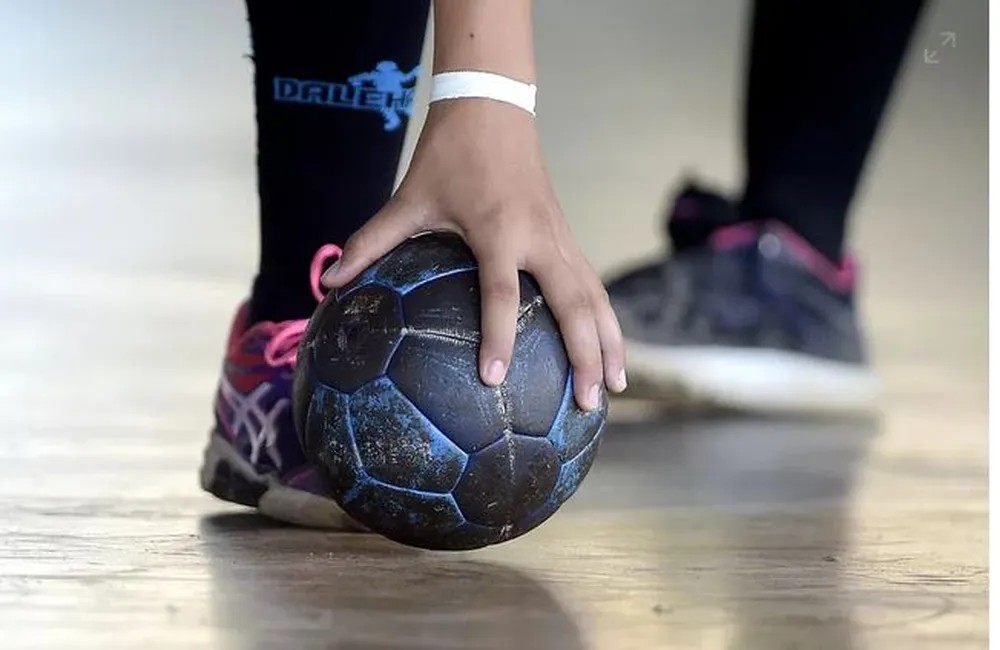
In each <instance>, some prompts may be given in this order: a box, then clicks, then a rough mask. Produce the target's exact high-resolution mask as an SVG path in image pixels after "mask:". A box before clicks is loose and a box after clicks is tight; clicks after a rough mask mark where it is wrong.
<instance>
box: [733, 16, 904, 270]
mask: <svg viewBox="0 0 1000 650" xmlns="http://www.w3.org/2000/svg"><path fill="white" fill-rule="evenodd" d="M923 4H924V2H923V0H880V1H879V2H869V1H867V0H839V1H837V2H804V1H803V0H756V3H755V5H754V14H753V33H752V45H751V55H750V67H749V75H748V88H747V100H746V116H745V119H746V124H745V134H744V135H745V148H746V164H747V182H746V188H745V191H744V197H743V209H744V211H745V215H746V217H747V218H750V219H777V220H780V221H782V222H784V223H785V224H786V225H788V226H789V227H791V228H792V229H793V230H795V231H797V232H798V233H799V234H800V235H802V236H803V237H804V238H805V239H806V240H808V241H809V242H810V243H811V244H812V245H813V246H814V247H816V249H817V250H819V251H820V252H821V253H823V254H824V255H826V256H827V257H828V258H830V259H832V260H839V259H840V257H841V254H842V252H841V250H842V247H843V241H844V231H845V226H846V220H847V211H848V208H849V206H850V203H851V201H852V199H853V198H854V194H855V191H856V189H857V185H858V179H859V177H860V176H861V171H862V167H863V165H864V162H865V158H866V156H867V154H868V151H869V149H870V148H871V144H872V140H873V138H874V137H875V134H876V130H877V127H878V124H879V121H880V119H881V117H882V113H883V111H884V109H885V105H886V102H887V99H888V97H889V95H890V90H891V87H892V85H893V82H894V80H895V78H896V75H897V72H898V69H899V66H900V62H901V61H902V58H903V54H904V53H905V51H906V47H907V44H908V41H909V39H910V36H911V34H912V32H913V28H914V25H915V24H916V22H917V18H918V17H919V14H920V11H921V8H922V6H923Z"/></svg>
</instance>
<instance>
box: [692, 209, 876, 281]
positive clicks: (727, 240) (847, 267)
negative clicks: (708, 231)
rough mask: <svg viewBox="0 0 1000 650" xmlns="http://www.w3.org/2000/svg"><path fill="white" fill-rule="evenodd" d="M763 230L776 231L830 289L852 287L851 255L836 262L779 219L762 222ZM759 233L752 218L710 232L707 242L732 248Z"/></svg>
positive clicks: (854, 272) (854, 265)
mask: <svg viewBox="0 0 1000 650" xmlns="http://www.w3.org/2000/svg"><path fill="white" fill-rule="evenodd" d="M765 231H770V232H772V233H773V234H774V235H776V236H777V237H778V238H779V239H780V240H781V242H782V244H784V245H785V246H786V247H787V248H788V250H789V251H790V252H791V254H792V255H793V256H794V257H795V258H796V259H797V260H799V261H800V262H802V264H803V265H804V266H805V267H806V268H807V269H809V272H810V273H812V274H813V275H815V276H816V277H817V278H819V279H820V280H821V281H822V282H823V283H824V284H826V285H827V286H828V287H830V289H832V290H834V291H837V292H839V293H848V292H849V291H851V289H853V288H854V283H855V281H856V280H857V272H858V269H857V260H856V259H855V258H854V256H853V255H850V254H846V255H844V257H843V258H842V259H841V261H840V263H839V264H836V263H834V262H832V261H831V260H830V259H829V258H827V257H826V256H825V255H823V254H822V253H820V252H819V251H817V250H816V249H815V248H813V247H812V245H810V244H809V242H807V241H806V240H805V239H804V238H803V237H802V236H801V235H799V234H798V233H797V232H795V231H794V230H792V229H791V228H789V227H788V226H786V225H785V224H783V223H781V222H778V221H768V222H766V223H765ZM760 234H761V230H760V226H759V225H758V224H756V223H753V222H748V223H741V224H737V225H735V226H727V227H725V228H720V229H719V230H716V231H715V232H714V233H712V238H711V245H712V248H715V249H717V250H723V251H725V250H732V249H733V248H740V247H743V246H749V245H751V244H753V243H755V242H756V241H757V240H758V238H759V237H760Z"/></svg>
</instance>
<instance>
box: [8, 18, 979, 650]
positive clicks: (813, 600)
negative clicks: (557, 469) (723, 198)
mask: <svg viewBox="0 0 1000 650" xmlns="http://www.w3.org/2000/svg"><path fill="white" fill-rule="evenodd" d="M58 4H59V3H58V2H55V3H31V2H22V3H13V4H12V7H13V9H12V12H11V14H9V16H10V17H11V18H12V19H10V20H7V19H5V20H3V21H0V54H3V53H5V52H7V50H5V49H2V48H7V47H10V46H11V44H12V43H13V44H14V45H16V46H18V47H21V48H23V51H25V52H27V53H28V54H29V56H27V59H26V61H27V63H26V64H25V66H19V68H18V69H10V70H9V72H10V73H11V75H10V76H9V78H8V81H6V82H5V84H6V85H5V88H6V90H7V91H10V92H5V97H4V100H3V103H0V406H2V408H0V468H2V469H0V648H4V649H5V650H6V649H8V648H9V649H20V648H46V649H48V648H52V649H59V650H63V649H69V648H73V649H75V648H95V649H101V650H104V649H107V648H141V649H143V650H152V649H154V648H155V649H159V648H184V649H191V648H223V649H227V648H228V649H242V648H336V649H338V650H361V649H365V650H376V649H378V650H382V649H390V648H391V649H396V648H407V649H408V648H414V649H421V650H424V649H426V650H449V649H459V648H461V649H470V650H484V649H497V650H510V649H515V650H536V649H537V650H584V649H586V650H631V649H636V650H649V649H664V650H668V649H686V648H695V649H697V648H706V649H715V648H725V649H729V650H752V649H761V650H784V649H791V648H803V649H806V650H813V649H818V650H839V649H856V648H857V649H861V648H872V649H876V648H877V649H882V648H885V649H897V648H900V649H906V650H915V649H919V648H933V649H935V650H939V649H952V648H963V649H964V648H982V647H985V645H986V638H987V618H986V609H987V536H986V523H987V516H986V515H987V511H986V497H987V480H986V479H987V473H986V472H987V460H986V442H987V439H986V422H987V420H986V408H987V404H986V402H987V399H986V368H987V365H986V353H987V334H986V245H985V241H986V212H985V208H986V203H985V197H986V176H985V162H986V153H985V133H986V117H985V110H986V109H985V88H986V84H985V59H982V60H980V58H979V56H980V55H981V54H982V53H983V52H984V51H985V43H986V41H985V31H984V30H985V24H986V21H985V19H984V18H983V16H985V2H982V3H979V2H972V1H971V0H970V1H968V2H967V1H966V0H952V1H950V2H940V3H938V4H937V6H936V7H935V9H934V12H933V13H932V15H931V17H930V20H929V22H928V23H926V25H925V27H924V28H923V31H922V32H921V35H920V37H919V39H918V43H917V45H916V46H915V47H916V49H915V50H914V55H913V57H911V59H912V60H911V62H910V64H909V65H908V66H907V72H906V76H905V78H904V81H903V85H902V87H901V90H900V95H899V97H898V101H897V104H896V105H895V108H894V110H893V113H892V115H891V119H890V120H889V122H888V123H887V125H886V128H885V133H884V138H883V139H882V140H881V141H880V147H879V150H878V152H877V155H876V156H875V157H874V162H873V168H872V171H871V174H870V176H869V177H868V180H867V182H866V186H865V188H864V192H863V195H862V197H860V199H859V204H858V208H857V211H856V218H855V222H854V224H855V225H854V227H853V230H852V238H853V239H854V241H856V243H857V245H858V247H859V248H860V250H861V252H862V257H863V260H864V264H865V266H864V268H865V275H864V280H865V285H864V286H865V290H864V305H863V306H864V311H865V314H866V316H867V319H868V321H869V323H870V330H871V332H872V338H873V342H874V349H875V353H876V361H877V367H878V370H879V372H880V374H881V376H882V378H883V380H884V382H885V391H886V392H885V401H884V409H883V412H882V414H881V415H880V417H878V418H876V419H874V420H873V421H870V422H805V421H793V420H783V421H777V420H767V419H746V418H734V417H723V416H714V417H713V416H707V417H697V418H696V417H693V416H690V415H689V416H684V415H682V414H679V413H677V412H673V413H672V412H669V411H667V412H663V411H661V410H657V409H654V408H651V407H649V406H648V405H636V404H629V403H625V402H616V403H614V404H613V405H612V423H611V425H610V427H609V430H608V435H607V443H606V445H605V446H604V448H603V450H602V453H601V455H600V456H599V459H598V461H597V463H596V465H595V468H594V470H593V472H592V474H591V475H590V477H589V478H588V479H587V481H586V482H585V483H584V485H583V487H582V489H581V491H580V492H579V493H578V495H577V496H576V497H575V498H574V499H573V500H572V501H571V502H570V503H569V504H568V505H567V506H566V507H565V508H564V509H563V510H562V511H561V512H560V513H559V514H557V515H556V517H554V518H553V519H552V520H550V521H549V522H548V523H547V524H545V525H544V526H543V527H541V528H540V529H538V530H537V531H535V532H534V533H532V534H530V535H528V536H526V537H524V538H522V539H520V540H516V541H514V542H511V543H509V544H507V545H504V546H501V547H498V548H495V549H491V550H487V551H482V552H472V553H465V554H434V553H426V552H418V551H414V550H410V549H407V548H403V547H400V546H398V545H394V544H393V543H390V542H387V541H384V540H381V539H377V538H375V537H371V536H367V535H359V534H329V533H323V532H315V531H307V530H301V529H294V528H288V527H282V526H279V525H276V524H274V523H270V522H268V521H266V520H263V519H260V518H258V517H257V516H255V515H254V514H252V513H250V512H248V511H246V510H244V509H241V508H237V507H231V506H228V505H226V504H223V503H220V502H217V501H215V500H213V499H212V498H211V497H209V496H207V495H206V494H203V493H202V492H200V491H199V489H198V488H197V480H196V473H197V469H198V464H199V456H200V453H201V446H202V445H203V444H204V441H205V431H206V430H207V427H208V425H209V421H210V414H211V410H210V400H211V393H212V389H213V384H214V381H215V379H216V373H217V370H218V364H219V355H220V353H221V345H222V341H223V337H224V335H225V330H226V327H227V325H228V318H229V316H230V312H231V310H232V308H233V307H234V306H235V304H236V301H238V300H239V299H240V297H241V296H242V295H243V293H244V292H245V290H246V287H247V282H248V279H249V277H250V274H251V273H252V269H253V265H254V260H255V255H256V253H255V250H256V242H255V239H254V236H255V228H256V226H255V222H254V217H253V214H254V210H255V203H254V194H253V192H254V185H253V175H252V173H253V167H252V164H253V159H252V149H251V147H252V139H251V137H252V136H251V134H252V131H251V125H252V109H251V107H250V104H249V99H250V95H249V86H248V83H249V75H248V68H247V63H246V61H245V60H242V59H241V58H240V56H239V55H240V54H241V53H242V52H243V51H245V33H244V31H243V30H244V28H245V24H244V22H243V18H242V14H241V7H240V6H239V3H235V2H234V3H227V4H226V5H223V4H222V3H220V4H218V5H211V7H209V5H208V4H205V3H194V2H187V3H184V6H185V7H186V9H185V11H186V12H187V13H186V14H185V15H186V16H188V19H189V20H191V21H193V22H192V23H187V22H185V23H183V24H182V23H181V22H178V21H179V19H176V18H174V19H171V18H170V17H171V16H172V15H173V14H172V9H171V7H175V6H177V4H176V3H171V2H167V0H156V1H150V2H145V3H131V2H125V1H124V0H118V1H106V2H102V3H97V4H94V5H90V7H91V9H93V8H94V7H99V9H97V10H94V11H91V9H87V12H89V13H86V12H84V10H83V9H81V8H78V7H79V6H78V5H77V4H76V3H73V2H70V1H69V0H66V1H65V2H63V3H62V5H61V6H62V8H63V9H64V12H63V14H60V15H62V16H63V17H64V19H63V20H61V21H54V20H52V19H51V16H50V15H49V14H46V12H45V11H44V10H43V9H41V8H40V7H43V5H44V6H50V5H52V6H54V5H58ZM229 5H231V6H229ZM539 5H540V7H539V29H540V31H541V32H543V33H545V34H549V35H550V36H549V37H548V38H547V39H546V40H545V41H544V42H543V43H542V45H541V47H540V60H541V64H542V73H543V78H544V79H546V80H547V85H546V86H544V88H546V93H547V94H546V95H545V98H546V101H547V102H548V103H547V104H546V106H547V107H548V108H547V111H545V112H544V113H543V114H542V115H541V117H540V119H541V120H542V122H543V128H544V133H545V136H544V137H545V138H546V147H547V148H548V149H549V150H550V155H551V166H552V170H553V174H554V178H555V181H556V184H557V186H558V188H559V190H560V193H561V195H562V196H563V197H564V203H565V205H566V208H567V211H568V213H569V214H570V216H571V218H572V219H573V225H574V228H575V229H576V230H577V231H578V233H579V235H580V239H581V242H583V245H584V247H585V248H586V250H587V252H588V254H589V255H591V257H592V258H593V259H594V261H595V264H596V265H597V266H598V267H599V268H600V269H601V270H607V269H609V268H611V267H612V266H614V265H616V264H619V263H622V262H624V261H625V260H626V259H628V258H629V257H631V256H633V255H636V254H645V253H649V252H652V251H653V249H654V243H653V242H656V241H657V240H656V238H655V237H654V232H656V230H657V229H658V225H657V224H656V223H655V221H654V220H653V218H652V217H653V215H654V213H655V212H656V210H657V208H658V205H659V203H660V201H661V199H662V195H661V193H662V191H663V189H664V184H665V183H668V182H670V179H672V178H674V177H675V175H676V173H678V171H679V170H680V169H681V168H682V167H683V166H684V165H687V164H695V165H696V166H697V167H698V168H700V169H702V170H704V172H705V173H707V174H708V175H709V176H710V178H712V179H714V180H717V181H719V182H721V183H725V184H731V183H733V182H735V179H736V178H738V173H737V167H738V165H737V161H738V149H736V148H735V147H734V146H733V143H734V142H736V141H737V140H736V138H737V137H738V132H737V131H736V126H735V122H732V119H731V118H732V117H733V116H734V115H735V112H734V111H733V110H732V107H733V106H735V103H734V98H735V97H736V94H735V93H736V92H737V91H738V85H736V84H735V83H734V79H735V76H734V74H735V71H736V70H737V65H738V63H739V43H738V38H737V37H738V36H739V29H740V26H741V23H740V20H741V16H740V15H739V14H738V12H733V11H731V10H730V8H731V5H732V3H730V2H728V0H727V1H726V2H722V1H721V0H719V1H712V2H709V1H708V0H704V1H703V0H699V1H698V2H695V1H694V0H691V2H688V3H659V2H655V3H654V2H638V1H636V2H633V3H620V4H619V3H603V2H597V1H596V0H594V1H590V0H588V1H586V2H584V1H582V0H551V1H549V2H546V3H539ZM612 5H614V6H615V7H618V9H616V10H615V11H616V12H617V13H615V15H614V16H613V17H611V16H610V15H609V14H608V12H609V11H611V10H610V9H609V7H612ZM223 7H226V8H225V9H223ZM671 7H673V9H671ZM970 7H971V9H970ZM976 11H980V13H979V14H977V13H976ZM74 12H78V13H74ZM671 12H673V13H671ZM570 14H572V15H573V16H575V20H577V21H578V24H579V26H580V32H579V33H577V31H576V30H565V29H561V27H562V25H561V20H562V19H561V17H564V16H566V15H570ZM47 16H48V17H47ZM653 18H656V19H657V20H653ZM195 19H197V20H195ZM171 20H173V22H171ZM657 21H659V22H657ZM195 23H196V25H197V28H195V27H194V26H192V25H194V24H195ZM126 24H127V25H128V26H129V28H128V29H125V28H124V27H123V26H125V25H126ZM650 25H653V26H654V27H655V28H654V27H651V26H650ZM656 25H662V26H663V27H662V28H661V27H656ZM946 28H951V29H956V30H957V31H958V43H959V46H958V48H957V49H954V50H953V51H943V52H942V53H941V57H940V58H941V62H940V64H937V65H935V66H926V65H923V64H922V63H920V53H921V51H922V49H923V48H924V46H925V43H929V42H931V39H933V38H935V34H936V33H937V32H938V31H940V30H941V29H946ZM704 30H715V31H714V32H713V37H712V38H703V37H698V38H694V37H693V36H692V35H693V34H697V33H699V31H704ZM626 34H632V35H635V38H625V35H626ZM588 35H589V36H588ZM178 38H183V39H185V40H184V42H185V43H186V44H187V45H186V46H185V48H183V50H184V51H183V52H179V53H178V52H177V48H176V44H177V43H178V42H180V41H178V40H177V39H178ZM616 39H617V40H616ZM623 39H624V40H623ZM977 39H979V40H977ZM53 42H56V43H60V44H61V49H59V48H56V49H55V50H53V48H51V47H50V46H49V45H46V44H47V43H49V44H50V43H53ZM615 43H617V45H616V44H615ZM640 45H641V47H640ZM53 51H55V52H57V53H58V56H56V55H55V54H53ZM168 53H169V54H170V56H166V54H168ZM174 55H176V56H174ZM574 57H576V59H574ZM588 57H590V58H588ZM615 57H617V58H615ZM577 59H579V60H580V61H582V62H583V63H582V64H581V65H571V63H572V61H574V60H577ZM625 59H627V60H625ZM5 60H14V59H12V58H11V57H9V56H7V57H5ZM18 60H21V59H20V58H18ZM614 61H618V63H617V64H615V65H614V66H612V62H614ZM637 61H638V62H640V63H639V64H636V65H633V64H634V63H635V62H637ZM654 63H655V65H654ZM699 66H700V67H699ZM20 67H24V68H25V69H24V70H21V69H20ZM161 68H162V74H161V75H160V76H158V77H157V79H156V80H155V81H148V82H144V83H142V84H139V83H138V82H137V79H140V78H142V79H147V77H142V76H141V75H140V74H139V73H140V72H141V71H142V70H148V69H161ZM585 68H586V69H588V70H589V71H590V72H596V73H601V74H602V75H603V74H605V73H607V75H606V78H608V79H610V81H608V82H607V84H608V88H607V89H605V91H604V92H601V93H599V96H597V97H592V98H590V99H587V98H588V97H589V95H588V93H589V91H588V88H590V87H591V86H592V78H591V81H590V82H588V81H587V79H586V78H585V76H584V72H583V70H584V69H585ZM612 69H615V70H619V71H620V74H611V73H610V72H609V71H610V70H612ZM653 72H656V73H657V74H661V75H662V76H663V77H664V78H665V79H670V80H676V83H674V84H673V85H666V86H655V87H654V86H651V85H650V84H649V83H648V77H649V76H650V75H652V74H653ZM557 73H558V74H557ZM644 77H645V80H644ZM40 80H41V81H40ZM706 80H707V81H706ZM42 81H44V83H42ZM695 81H697V83H695ZM703 82H704V83H703ZM588 83H590V85H588ZM706 84H707V85H706ZM424 88H425V89H426V86H425V87H424ZM109 93H110V94H109ZM615 97H618V98H621V97H628V98H629V103H628V104H627V105H625V104H621V103H620V102H619V103H617V104H615V103H612V100H613V98H615ZM664 110H668V111H669V113H670V115H671V117H672V119H670V120H664V118H663V111H664ZM616 111H617V112H616ZM567 114H573V115H574V117H573V119H566V120H561V119H559V116H560V115H567ZM607 115H617V116H620V117H617V118H616V121H615V124H616V125H617V127H618V130H617V131H615V132H614V133H613V137H611V136H609V135H605V134H606V133H607V130H606V128H605V130H603V131H602V130H601V128H599V127H598V124H599V120H602V119H607ZM591 127H593V128H591ZM581 133H586V134H588V137H587V138H581V137H580V134H581ZM588 138H589V139H588ZM596 152H599V154H598V153H596ZM612 213H613V214H621V215H624V216H627V215H634V219H624V217H623V219H622V220H621V221H622V223H621V224H620V225H619V224H616V225H615V228H614V232H612V233H608V232H607V228H606V219H607V215H608V214H612Z"/></svg>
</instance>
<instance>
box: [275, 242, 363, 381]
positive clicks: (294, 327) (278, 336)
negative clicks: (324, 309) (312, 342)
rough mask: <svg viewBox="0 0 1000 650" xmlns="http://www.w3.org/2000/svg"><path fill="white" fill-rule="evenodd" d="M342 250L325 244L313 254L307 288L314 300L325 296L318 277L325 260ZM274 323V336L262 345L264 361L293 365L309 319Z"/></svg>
mask: <svg viewBox="0 0 1000 650" xmlns="http://www.w3.org/2000/svg"><path fill="white" fill-rule="evenodd" d="M342 252H343V251H341V250H340V247H339V246H335V245H334V244H326V245H324V246H321V247H320V249H319V250H318V251H316V254H315V255H314V256H313V260H312V264H311V265H310V267H309V288H310V289H312V294H313V296H314V297H315V298H316V302H322V301H323V298H324V297H325V296H326V294H324V293H323V289H322V288H321V287H320V278H321V277H322V275H323V271H324V269H325V268H326V264H327V262H329V261H330V260H332V259H334V258H337V259H339V258H340V255H341V253H342ZM274 325H275V327H274V336H273V337H272V338H271V340H270V341H268V342H267V345H266V346H264V361H265V362H267V365H269V366H271V367H272V368H278V367H280V366H284V365H290V366H294V365H295V362H296V361H297V360H298V351H299V343H301V342H302V337H303V336H304V335H305V333H306V327H307V326H308V325H309V319H308V318H303V319H301V320H286V321H283V322H281V323H275V324H274Z"/></svg>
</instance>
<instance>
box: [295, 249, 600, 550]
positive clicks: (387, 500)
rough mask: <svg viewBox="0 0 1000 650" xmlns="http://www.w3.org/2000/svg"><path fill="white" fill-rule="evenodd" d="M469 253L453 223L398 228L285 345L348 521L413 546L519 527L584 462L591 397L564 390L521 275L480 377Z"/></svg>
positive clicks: (551, 327) (307, 428)
mask: <svg viewBox="0 0 1000 650" xmlns="http://www.w3.org/2000/svg"><path fill="white" fill-rule="evenodd" d="M479 302H480V298H479V281H478V275H477V268H476V261H475V259H474V257H473V256H472V253H471V251H470V250H469V249H468V247H467V246H466V245H465V243H464V242H463V241H462V240H461V239H460V238H459V237H457V236H454V235H446V234H440V233H434V234H427V235H422V236H420V237H416V238H413V239H410V240H407V241H406V242H404V243H403V244H401V245H400V246H398V247H397V248H396V249H395V250H393V251H391V252H390V253H389V254H388V255H386V256H385V257H383V258H382V259H380V260H379V261H377V262H376V263H375V264H373V265H372V266H371V267H370V268H369V269H368V270H366V271H365V272H364V273H363V274H362V275H361V276H359V277H358V278H357V279H356V280H355V281H354V282H352V283H351V284H349V285H348V286H346V287H344V288H343V289H342V290H340V291H338V292H337V293H336V295H334V294H333V293H331V294H330V295H328V296H327V297H326V299H325V300H323V302H322V303H321V304H320V306H319V308H318V309H317V310H316V313H315V314H314V315H313V318H312V320H311V321H310V323H309V328H308V330H307V332H306V334H305V338H304V339H303V341H302V344H301V347H300V350H299V365H298V369H297V371H296V373H297V374H296V381H295V389H294V412H295V416H296V422H297V425H298V429H299V432H300V434H301V436H302V444H303V448H304V449H305V451H306V455H307V456H308V457H309V459H310V461H311V462H312V463H313V465H314V466H315V467H316V468H317V470H318V471H319V473H320V474H321V475H322V476H323V477H324V478H325V480H326V481H327V482H328V483H329V486H330V489H331V491H332V493H333V496H334V498H335V499H336V500H337V502H338V503H339V504H340V505H341V507H343V508H344V510H345V511H346V512H347V513H348V514H349V515H351V516H352V517H353V518H355V519H356V520H357V521H358V522H360V523H361V524H363V525H365V526H367V527H368V528H370V529H372V530H374V531H376V532H378V533H381V534H383V535H385V536H386V537H388V538H390V539H393V540H396V541H398V542H401V543H404V544H408V545H411V546H417V547H423V548H428V549H449V550H460V549H473V548H479V547H483V546H487V545H490V544H497V543H499V542H504V541H507V540H510V539H513V538H515V537H517V536H519V535H523V534H524V533H526V532H528V531H530V530H532V529H533V528H535V527H536V526H538V525H539V524H541V523H542V522H544V521H545V520H546V519H548V518H549V517H551V516H552V514H553V513H555V511H556V510H557V509H558V508H559V507H560V506H561V505H562V504H563V503H564V502H565V501H566V499H568V498H569V497H570V496H571V495H572V494H573V493H574V492H575V491H576V489H577V487H579V485H580V482H581V481H582V480H583V478H584V477H585V476H586V474H587V472H588V471H589V469H590V466H591V464H592V463H593V461H594V457H595V455H596V453H597V449H598V446H599V444H600V434H601V431H602V429H603V427H604V423H605V419H606V415H607V397H606V395H603V394H602V398H601V407H600V408H599V409H597V410H595V411H592V412H590V413H586V412H583V411H581V410H579V409H578V407H577V406H576V403H575V401H574V399H573V387H572V371H571V369H570V367H569V364H568V362H567V358H566V350H565V348H564V346H563V342H562V338H561V336H560V334H559V329H558V327H557V325H556V323H555V320H554V319H553V317H552V314H551V313H550V312H549V309H548V308H547V307H546V305H545V302H544V300H543V298H542V296H541V295H540V293H539V291H538V289H537V287H536V285H535V283H534V281H533V280H532V279H531V278H530V276H528V275H527V274H524V273H522V274H521V305H520V315H519V318H518V326H517V338H516V343H515V348H514V356H513V359H512V361H511V365H510V369H509V371H508V374H507V378H506V380H505V381H504V383H503V384H501V385H500V386H499V387H496V388H492V387H489V386H487V385H485V384H484V383H482V381H481V380H480V377H479V372H478V369H477V368H478V364H477V359H478V350H479V336H480V304H479Z"/></svg>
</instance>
